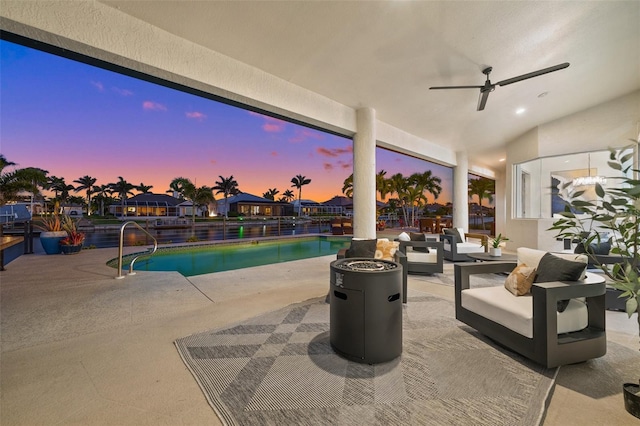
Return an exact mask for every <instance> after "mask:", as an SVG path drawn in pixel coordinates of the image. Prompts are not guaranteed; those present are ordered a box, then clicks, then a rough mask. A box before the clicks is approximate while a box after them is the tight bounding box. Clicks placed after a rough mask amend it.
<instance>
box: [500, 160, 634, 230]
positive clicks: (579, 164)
mask: <svg viewBox="0 0 640 426" xmlns="http://www.w3.org/2000/svg"><path fill="white" fill-rule="evenodd" d="M628 151H629V153H630V154H633V149H631V148H629V149H628ZM608 161H609V150H603V151H594V152H585V153H578V154H569V155H560V156H555V157H545V158H536V159H535V160H530V161H526V162H524V163H519V164H514V166H513V186H512V187H513V193H512V195H513V197H512V199H513V214H512V216H513V217H514V218H519V219H526V218H534V219H538V218H552V217H553V215H554V214H557V213H559V212H561V211H564V208H565V206H564V203H563V202H562V199H561V195H562V191H566V190H568V189H571V188H575V187H576V186H579V187H580V189H583V190H584V194H583V195H582V197H583V198H584V199H585V200H594V199H595V198H596V194H595V182H600V183H601V184H602V185H605V186H609V187H610V186H612V185H615V184H616V179H613V178H614V177H615V176H621V173H622V172H620V171H617V170H614V169H612V168H611V167H609V165H608ZM565 187H566V189H565Z"/></svg>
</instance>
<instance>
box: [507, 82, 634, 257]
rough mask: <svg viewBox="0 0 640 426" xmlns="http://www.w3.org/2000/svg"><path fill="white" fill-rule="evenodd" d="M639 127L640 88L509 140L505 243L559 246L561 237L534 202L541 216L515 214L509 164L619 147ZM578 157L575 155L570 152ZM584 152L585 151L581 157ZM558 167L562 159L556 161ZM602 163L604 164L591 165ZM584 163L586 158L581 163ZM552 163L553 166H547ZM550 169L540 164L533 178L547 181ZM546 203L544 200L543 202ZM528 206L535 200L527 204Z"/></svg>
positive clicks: (510, 246)
mask: <svg viewBox="0 0 640 426" xmlns="http://www.w3.org/2000/svg"><path fill="white" fill-rule="evenodd" d="M639 129H640V91H636V92H634V93H631V94H628V95H625V96H622V97H620V98H617V99H614V100H612V101H609V102H606V103H603V104H600V105H597V106H594V107H592V108H588V109H585V110H584V111H580V112H577V113H575V114H572V115H570V116H567V117H563V118H560V119H558V120H555V121H552V122H549V123H546V124H542V125H540V126H538V127H537V128H535V129H532V130H531V131H529V132H527V133H525V134H524V135H522V136H520V137H519V138H517V139H515V140H513V141H511V142H510V143H509V144H508V146H507V161H506V162H507V168H506V179H505V183H506V193H505V199H506V220H505V232H506V234H507V235H508V236H509V238H510V241H509V242H508V243H507V249H515V248H516V247H537V248H539V249H542V250H549V251H558V250H562V248H563V245H562V241H557V240H556V239H555V238H554V236H555V234H556V233H555V232H552V231H548V228H549V227H550V226H551V225H552V223H553V219H552V218H551V217H550V211H549V209H547V208H542V205H540V206H537V208H538V210H539V211H540V212H541V213H540V217H537V218H527V219H518V218H515V217H514V216H515V214H514V212H515V210H514V206H515V203H514V201H515V200H514V199H513V193H512V192H513V191H512V188H513V187H514V186H517V183H516V182H514V174H513V168H514V167H513V166H514V165H515V164H518V163H522V162H524V161H529V160H533V159H536V158H541V157H548V156H555V155H565V154H572V153H582V152H588V151H600V150H605V149H607V148H609V147H623V146H626V145H628V144H630V143H631V140H638V137H639V136H640V134H639ZM575 158H576V159H577V156H576V157H575ZM584 158H586V156H585V157H584ZM555 166H556V167H562V166H561V165H555ZM594 166H595V167H599V168H600V169H602V168H604V164H600V163H596V164H592V167H594ZM583 167H584V168H587V164H586V163H585V164H584V165H583ZM551 168H553V166H552V167H551ZM550 171H551V170H550V169H547V170H540V171H539V173H538V179H539V180H540V182H541V187H542V185H547V186H550V174H549V173H550ZM548 204H549V203H548ZM531 207H532V208H534V207H536V206H531Z"/></svg>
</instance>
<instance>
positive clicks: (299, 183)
mask: <svg viewBox="0 0 640 426" xmlns="http://www.w3.org/2000/svg"><path fill="white" fill-rule="evenodd" d="M291 183H292V184H293V185H291V187H292V188H293V187H295V188H298V217H300V213H301V212H302V187H303V186H304V185H308V184H310V183H311V179H307V177H306V176H302V175H296V176H295V177H294V178H293V179H291Z"/></svg>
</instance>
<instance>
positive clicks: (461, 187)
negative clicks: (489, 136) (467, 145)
mask: <svg viewBox="0 0 640 426" xmlns="http://www.w3.org/2000/svg"><path fill="white" fill-rule="evenodd" d="M453 226H455V227H456V228H463V229H464V230H465V231H466V232H469V159H468V158H467V152H466V151H458V152H456V167H454V168H453Z"/></svg>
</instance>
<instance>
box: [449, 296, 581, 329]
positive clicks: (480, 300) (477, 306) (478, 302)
mask: <svg viewBox="0 0 640 426" xmlns="http://www.w3.org/2000/svg"><path fill="white" fill-rule="evenodd" d="M461 303H462V306H463V307H464V308H465V309H468V310H470V311H472V312H475V313H476V314H478V315H480V316H483V317H485V318H487V319H489V320H491V321H493V322H496V323H498V324H501V325H503V326H505V327H507V328H508V329H510V330H513V331H515V332H516V333H518V334H521V335H523V336H525V337H528V338H533V296H530V295H527V296H522V297H516V296H514V295H513V294H511V293H510V292H509V291H508V290H507V289H505V288H504V287H503V286H494V287H482V288H472V289H467V290H462V295H461ZM556 315H557V318H558V330H557V331H558V334H561V333H569V332H572V331H579V330H582V329H584V328H586V327H587V326H588V324H589V313H588V311H587V306H586V304H585V303H584V302H582V301H580V300H576V299H571V301H570V302H569V304H568V306H567V309H566V310H565V311H564V312H562V313H560V312H558V313H556Z"/></svg>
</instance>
